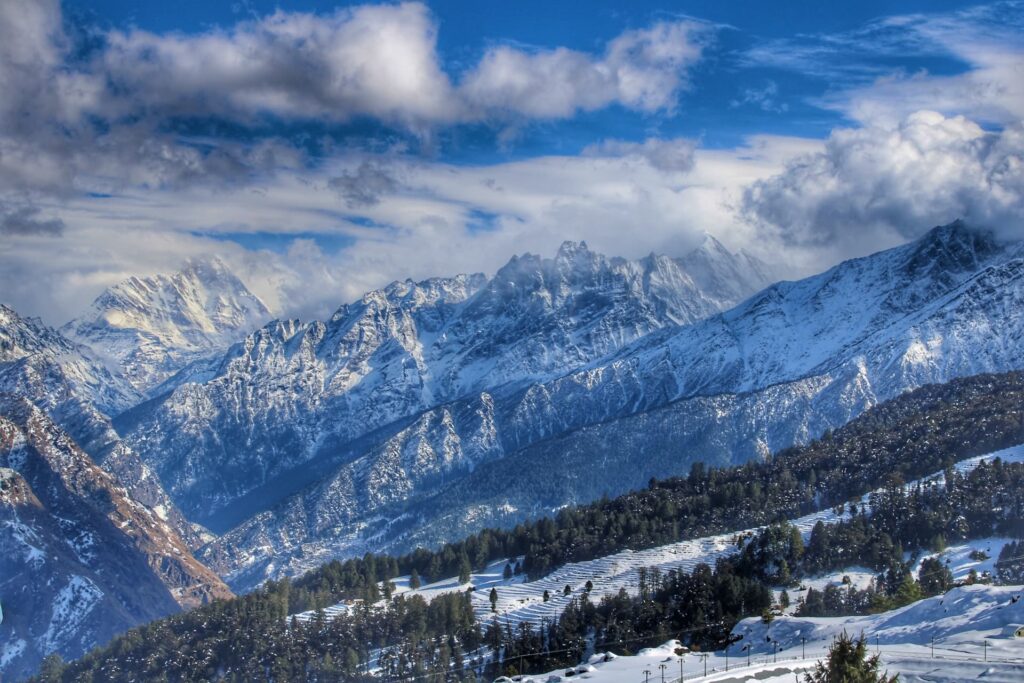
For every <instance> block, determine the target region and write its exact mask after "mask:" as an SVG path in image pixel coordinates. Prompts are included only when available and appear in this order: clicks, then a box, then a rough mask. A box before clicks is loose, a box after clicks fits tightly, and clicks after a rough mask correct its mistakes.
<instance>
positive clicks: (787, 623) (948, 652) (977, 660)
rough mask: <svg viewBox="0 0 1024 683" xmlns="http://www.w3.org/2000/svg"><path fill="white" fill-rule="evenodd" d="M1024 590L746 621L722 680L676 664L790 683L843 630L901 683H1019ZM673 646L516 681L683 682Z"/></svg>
mask: <svg viewBox="0 0 1024 683" xmlns="http://www.w3.org/2000/svg"><path fill="white" fill-rule="evenodd" d="M1022 590H1024V588H1022V587H1021V586H998V587H996V586H985V585H974V586H964V587H961V588H955V589H953V590H952V591H950V592H949V593H946V594H945V595H940V596H936V597H934V598H927V599H925V600H921V601H919V602H916V603H914V604H912V605H908V606H906V607H902V608H900V609H896V610H892V611H889V612H884V613H882V614H876V615H871V616H864V617H837V618H798V617H791V616H784V617H777V618H776V619H775V620H773V621H772V623H771V624H769V625H765V624H764V623H762V621H761V620H760V619H746V620H744V621H741V622H740V623H739V624H737V625H736V628H735V629H734V631H733V633H734V634H735V635H743V636H744V638H743V640H740V641H739V642H738V643H736V644H734V645H732V646H731V648H730V653H729V655H730V656H729V657H728V667H729V669H728V671H726V666H727V661H726V656H725V652H723V651H719V652H712V653H708V656H707V658H706V662H705V660H704V658H702V655H700V654H698V653H690V654H687V655H685V656H684V657H683V662H682V664H683V673H684V677H683V679H684V680H686V681H715V682H718V683H741V682H743V683H745V682H747V681H759V682H769V683H772V682H778V683H783V682H784V683H793V681H796V680H799V679H800V678H802V676H803V674H804V673H806V672H808V671H810V670H811V669H812V668H813V667H814V664H815V663H816V662H817V661H819V660H821V659H822V658H823V657H824V656H825V655H826V653H827V650H828V646H829V645H830V644H831V642H832V638H833V636H837V635H839V634H840V633H842V632H843V631H844V630H845V631H846V632H847V633H848V634H850V635H852V636H855V637H856V636H859V635H861V634H862V633H863V634H864V635H865V636H866V637H867V638H868V642H869V644H870V649H871V651H872V653H874V652H876V651H877V652H878V653H879V654H881V657H882V663H883V668H884V669H886V670H888V672H889V673H890V674H894V673H899V674H900V680H901V681H903V682H904V683H915V682H917V681H921V682H924V681H928V682H929V683H945V682H947V681H948V682H953V681H968V680H976V679H977V680H984V681H986V682H989V683H993V682H999V683H1003V682H1005V683H1009V682H1011V681H1013V682H1017V683H1019V681H1024V638H1011V637H1008V636H1007V635H1006V634H1005V627H1006V626H1007V625H1008V624H1022V623H1024V601H1018V602H1016V603H1014V602H1012V599H1013V598H1014V597H1017V596H1020V595H1021V591H1022ZM876 637H877V640H876ZM933 637H934V650H933V649H932V638H933ZM769 638H770V640H769ZM801 639H804V641H805V642H801ZM747 642H750V643H753V647H752V648H751V655H750V659H749V662H750V663H749V664H748V659H747V653H746V651H745V650H744V649H743V648H744V644H745V643H747ZM776 643H777V647H778V650H777V651H776V649H775V647H776V646H775V645H774V644H776ZM985 643H987V647H986V645H985ZM677 645H678V642H677V641H669V642H668V643H665V644H664V645H662V646H661V647H658V648H650V649H646V650H641V651H640V652H639V653H638V654H637V655H635V656H629V657H617V658H615V659H613V660H612V661H608V662H605V661H603V657H601V656H600V655H595V656H593V657H591V658H590V659H589V660H588V666H586V667H585V670H583V671H581V670H580V668H579V667H570V668H571V669H573V670H574V673H573V675H571V676H567V675H566V674H567V671H568V669H559V670H555V671H551V672H548V673H546V674H541V675H531V676H524V677H523V678H522V679H521V680H522V681H524V682H527V681H533V682H540V681H543V682H544V683H547V682H548V681H552V683H553V682H554V681H562V680H575V679H587V680H589V681H593V683H612V682H613V681H614V682H616V683H620V682H625V683H642V682H643V681H645V680H647V679H648V678H649V680H650V681H651V682H652V683H660V681H661V680H662V670H661V669H660V666H661V665H665V670H664V675H665V678H664V680H665V681H666V683H669V682H671V683H677V682H678V681H679V679H680V657H679V656H677V655H676V654H675V651H674V650H675V647H676V646H677ZM705 663H706V666H707V669H706V670H707V675H706V676H705V674H704V671H705ZM645 671H649V672H650V674H646V675H645V673H644V672H645Z"/></svg>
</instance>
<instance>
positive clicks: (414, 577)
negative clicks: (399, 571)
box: [409, 569, 421, 590]
mask: <svg viewBox="0 0 1024 683" xmlns="http://www.w3.org/2000/svg"><path fill="white" fill-rule="evenodd" d="M420 585H421V584H420V573H419V572H418V571H416V570H415V569H413V570H412V573H410V574H409V588H411V589H413V590H418V589H419V587H420Z"/></svg>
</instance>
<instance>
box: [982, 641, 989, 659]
mask: <svg viewBox="0 0 1024 683" xmlns="http://www.w3.org/2000/svg"><path fill="white" fill-rule="evenodd" d="M981 642H982V644H983V645H984V646H985V661H986V662H987V661H988V641H987V640H983V641H981Z"/></svg>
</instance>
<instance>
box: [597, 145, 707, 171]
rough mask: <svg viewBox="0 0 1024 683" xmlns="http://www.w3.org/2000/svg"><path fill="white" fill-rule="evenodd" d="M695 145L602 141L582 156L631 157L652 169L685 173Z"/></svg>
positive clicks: (691, 164) (690, 163)
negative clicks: (644, 162) (647, 164)
mask: <svg viewBox="0 0 1024 683" xmlns="http://www.w3.org/2000/svg"><path fill="white" fill-rule="evenodd" d="M696 147H697V146H696V143H694V142H693V140H688V139H686V138H675V139H672V140H662V139H659V138H647V139H646V140H644V141H643V142H629V141H627V140H604V141H602V142H600V143H598V144H596V145H591V146H589V147H586V148H585V149H584V150H583V155H584V156H592V157H632V158H636V159H643V160H644V161H646V162H647V163H649V164H650V165H651V166H653V167H654V168H656V169H658V170H661V171H667V172H677V173H686V172H687V171H689V170H691V169H692V168H693V163H694V151H695V150H696Z"/></svg>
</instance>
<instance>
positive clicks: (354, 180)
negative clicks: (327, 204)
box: [327, 161, 398, 209]
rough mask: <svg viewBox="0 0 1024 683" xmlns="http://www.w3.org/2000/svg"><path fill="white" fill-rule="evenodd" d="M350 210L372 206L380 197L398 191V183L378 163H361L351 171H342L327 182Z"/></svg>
mask: <svg viewBox="0 0 1024 683" xmlns="http://www.w3.org/2000/svg"><path fill="white" fill-rule="evenodd" d="M327 184H328V186H330V188H331V189H332V190H334V191H335V192H337V193H338V195H339V196H341V198H342V199H343V200H344V201H345V206H347V207H348V208H350V209H359V208H363V207H367V206H373V205H374V204H376V203H378V202H379V201H380V198H381V196H382V195H385V194H388V193H390V192H394V191H395V190H397V189H398V181H397V180H395V178H394V176H392V175H391V173H389V172H388V170H387V169H386V168H385V167H384V166H383V165H381V164H379V163H374V162H372V161H363V162H362V163H361V164H359V166H358V167H357V168H356V169H355V170H353V171H344V172H343V173H342V174H341V175H338V176H335V177H334V178H331V179H330V180H329V181H328V182H327Z"/></svg>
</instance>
